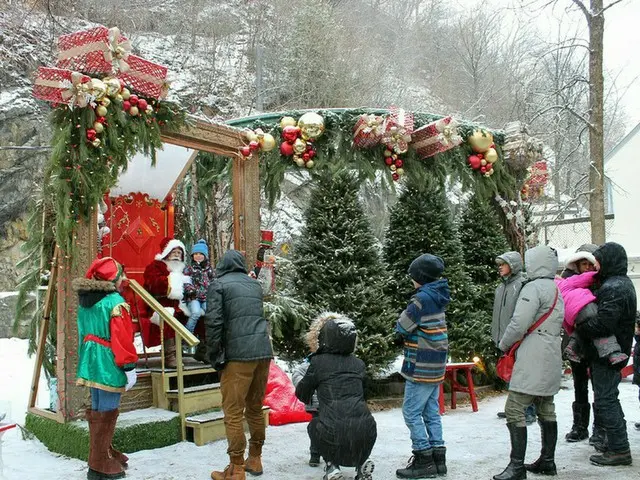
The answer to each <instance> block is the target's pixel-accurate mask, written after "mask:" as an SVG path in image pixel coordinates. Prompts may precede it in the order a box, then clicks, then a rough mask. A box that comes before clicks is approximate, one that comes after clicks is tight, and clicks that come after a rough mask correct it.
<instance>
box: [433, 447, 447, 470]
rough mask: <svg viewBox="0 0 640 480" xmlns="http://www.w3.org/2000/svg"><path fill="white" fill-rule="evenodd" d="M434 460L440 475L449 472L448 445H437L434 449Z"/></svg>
mask: <svg viewBox="0 0 640 480" xmlns="http://www.w3.org/2000/svg"><path fill="white" fill-rule="evenodd" d="M433 462H434V463H435V464H436V470H437V471H438V475H446V474H447V447H435V448H434V449H433Z"/></svg>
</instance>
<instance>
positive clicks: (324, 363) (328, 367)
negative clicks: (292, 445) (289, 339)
mask: <svg viewBox="0 0 640 480" xmlns="http://www.w3.org/2000/svg"><path fill="white" fill-rule="evenodd" d="M309 331H310V332H312V331H313V332H318V342H317V343H318V348H317V350H316V351H315V353H313V354H312V355H311V357H310V364H309V367H308V369H307V372H306V373H305V375H304V377H303V378H302V380H300V381H299V382H298V385H297V387H296V396H297V397H298V398H299V399H300V400H301V401H303V402H304V403H308V402H309V401H311V399H312V397H313V394H314V392H317V395H318V402H319V404H320V406H319V408H318V412H319V414H318V416H317V417H315V418H313V419H312V420H311V422H309V426H308V427H307V430H308V432H309V437H310V438H311V439H312V441H313V442H314V444H315V445H317V447H318V450H319V453H320V455H322V458H324V459H325V462H326V464H327V465H326V467H325V475H324V477H323V478H324V480H338V479H342V478H343V476H342V472H341V471H340V465H342V466H346V467H356V471H357V475H356V477H355V479H356V480H371V478H372V477H371V473H372V472H373V462H372V461H371V460H369V455H370V454H371V450H372V449H373V445H374V444H375V443H376V437H377V430H376V421H375V420H374V419H373V415H371V412H370V411H369V408H368V407H367V403H366V402H365V399H364V378H365V365H364V362H363V361H362V360H360V359H359V358H357V357H356V356H355V355H353V352H354V350H355V348H356V339H357V333H356V327H355V325H354V324H353V322H352V321H351V320H350V319H349V318H348V317H345V316H343V315H341V314H338V313H325V314H322V315H320V316H319V317H318V318H316V319H315V320H314V321H313V323H312V325H311V327H310V328H309Z"/></svg>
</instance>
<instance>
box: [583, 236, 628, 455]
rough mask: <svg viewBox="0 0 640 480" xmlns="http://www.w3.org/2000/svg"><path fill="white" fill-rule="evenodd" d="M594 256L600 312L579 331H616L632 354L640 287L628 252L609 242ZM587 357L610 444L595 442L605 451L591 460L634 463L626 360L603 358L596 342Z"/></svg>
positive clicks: (625, 350) (589, 335)
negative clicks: (624, 393) (622, 390)
mask: <svg viewBox="0 0 640 480" xmlns="http://www.w3.org/2000/svg"><path fill="white" fill-rule="evenodd" d="M593 256H594V257H595V259H596V262H597V263H596V270H598V275H597V277H598V279H599V280H600V282H601V286H600V288H599V289H598V290H597V292H596V303H597V305H598V315H597V316H595V317H593V318H591V319H590V320H589V321H586V322H584V323H582V324H581V325H580V326H578V330H577V331H578V333H579V334H580V335H581V337H583V338H585V339H589V340H592V339H594V338H599V337H606V336H609V335H615V337H616V340H617V341H618V344H619V345H620V349H621V351H622V352H623V353H625V354H627V355H630V354H631V344H632V343H633V333H634V325H635V319H636V310H637V300H636V291H635V288H634V286H633V283H632V282H631V279H630V278H629V277H628V276H627V252H625V250H624V248H623V247H622V245H619V244H617V243H613V242H608V243H605V244H604V245H602V246H601V247H599V248H598V249H597V250H596V251H595V252H593ZM587 349H588V350H587V358H588V360H589V365H590V368H591V376H592V379H593V390H594V397H595V403H594V404H595V408H596V410H597V411H598V415H599V416H600V418H601V419H602V426H603V427H604V429H605V431H606V439H607V442H608V443H607V444H606V445H605V444H596V445H594V446H595V447H596V449H597V450H599V451H601V452H602V453H600V454H596V455H592V456H591V457H590V458H589V460H590V461H591V463H593V464H595V465H631V452H630V450H629V440H628V438H627V427H626V422H625V419H624V412H623V411H622V407H621V405H620V400H619V399H618V393H619V392H618V385H619V384H620V379H621V377H620V370H621V369H622V368H623V367H624V364H620V363H618V364H615V365H612V364H610V363H609V362H608V360H607V359H606V358H605V359H602V358H600V357H599V356H598V355H597V353H596V351H595V347H594V346H593V342H588V343H587Z"/></svg>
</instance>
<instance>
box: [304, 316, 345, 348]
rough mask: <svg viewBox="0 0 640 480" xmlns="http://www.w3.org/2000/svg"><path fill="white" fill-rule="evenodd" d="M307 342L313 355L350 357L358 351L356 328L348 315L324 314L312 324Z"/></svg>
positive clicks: (306, 338)
mask: <svg viewBox="0 0 640 480" xmlns="http://www.w3.org/2000/svg"><path fill="white" fill-rule="evenodd" d="M305 340H306V342H307V345H308V346H309V350H311V352H312V353H338V354H343V355H348V354H350V353H353V352H354V351H355V349H356V344H357V332H356V326H355V324H354V323H353V321H352V320H351V319H350V318H349V317H347V316H346V315H343V314H341V313H336V312H324V313H321V314H320V315H318V316H317V317H316V318H315V319H314V320H313V322H311V325H310V326H309V330H308V331H307V334H306V336H305Z"/></svg>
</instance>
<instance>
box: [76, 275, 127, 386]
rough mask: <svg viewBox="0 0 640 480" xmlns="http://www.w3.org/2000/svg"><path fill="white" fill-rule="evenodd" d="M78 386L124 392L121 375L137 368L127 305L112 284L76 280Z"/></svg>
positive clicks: (123, 377)
mask: <svg viewBox="0 0 640 480" xmlns="http://www.w3.org/2000/svg"><path fill="white" fill-rule="evenodd" d="M73 288H74V290H76V291H77V292H78V342H79V346H78V378H77V382H76V383H77V384H78V385H85V386H88V387H94V388H99V389H101V390H107V391H110V392H124V387H125V385H126V384H127V376H126V374H125V373H124V372H125V371H127V370H132V369H134V368H135V366H136V361H137V360H138V355H137V353H136V349H135V346H134V343H133V334H134V330H133V323H132V320H131V313H130V310H129V305H128V304H127V303H126V302H125V300H124V298H123V297H122V296H121V295H120V294H119V293H118V292H117V291H116V287H115V284H114V283H113V282H105V281H99V280H89V279H86V278H77V279H75V280H74V281H73Z"/></svg>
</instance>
